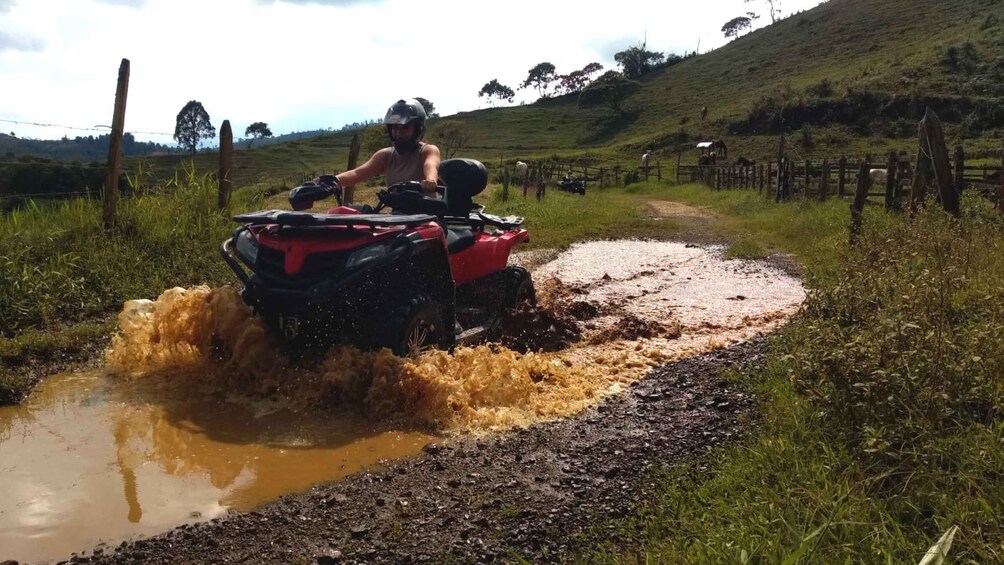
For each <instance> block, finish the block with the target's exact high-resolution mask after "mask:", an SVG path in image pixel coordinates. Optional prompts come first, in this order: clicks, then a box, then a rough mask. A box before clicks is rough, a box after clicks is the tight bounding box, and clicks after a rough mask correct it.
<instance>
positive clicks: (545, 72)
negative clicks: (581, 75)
mask: <svg viewBox="0 0 1004 565" xmlns="http://www.w3.org/2000/svg"><path fill="white" fill-rule="evenodd" d="M554 71H555V69H554V65H552V64H551V63H547V62H544V63H538V64H537V66H535V67H534V68H532V69H530V71H529V72H528V73H527V75H526V80H524V81H523V83H522V84H520V85H519V88H520V89H524V88H528V87H531V86H532V87H534V88H536V89H537V92H538V93H539V94H540V97H541V98H547V87H548V86H550V85H551V83H552V82H554V81H555V80H556V79H557V78H558V75H557V74H555V72H554Z"/></svg>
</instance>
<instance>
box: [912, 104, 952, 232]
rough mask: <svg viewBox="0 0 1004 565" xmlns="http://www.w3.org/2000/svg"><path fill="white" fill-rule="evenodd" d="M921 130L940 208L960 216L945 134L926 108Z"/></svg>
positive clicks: (935, 117)
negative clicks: (936, 188)
mask: <svg viewBox="0 0 1004 565" xmlns="http://www.w3.org/2000/svg"><path fill="white" fill-rule="evenodd" d="M920 124H921V129H922V130H923V134H922V139H921V143H922V144H926V148H927V150H928V154H929V155H930V156H931V165H932V168H933V170H934V180H935V181H936V182H937V184H938V195H939V197H940V198H941V206H942V208H944V209H945V211H946V212H948V213H949V214H951V215H953V216H955V217H956V218H957V217H959V215H960V213H961V212H960V210H959V193H958V192H956V191H955V186H953V183H952V171H951V170H950V169H951V163H949V160H948V146H947V145H945V132H944V130H943V129H942V128H941V120H939V119H938V116H937V115H936V114H935V113H934V111H933V110H931V109H930V108H928V109H927V110H926V112H925V113H924V117H923V119H921V120H920Z"/></svg>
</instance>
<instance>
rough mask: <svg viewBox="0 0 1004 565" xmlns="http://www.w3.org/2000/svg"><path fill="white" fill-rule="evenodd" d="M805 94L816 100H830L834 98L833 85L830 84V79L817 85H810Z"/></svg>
mask: <svg viewBox="0 0 1004 565" xmlns="http://www.w3.org/2000/svg"><path fill="white" fill-rule="evenodd" d="M805 92H806V93H808V94H809V95H810V96H815V97H816V98H829V97H830V96H833V92H834V90H833V84H831V83H830V79H826V78H824V79H823V80H821V81H819V82H817V83H816V84H812V85H809V87H808V88H806V89H805Z"/></svg>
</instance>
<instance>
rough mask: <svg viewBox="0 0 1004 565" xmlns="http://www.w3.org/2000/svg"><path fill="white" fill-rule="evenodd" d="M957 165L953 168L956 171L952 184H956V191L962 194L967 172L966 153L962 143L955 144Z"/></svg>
mask: <svg viewBox="0 0 1004 565" xmlns="http://www.w3.org/2000/svg"><path fill="white" fill-rule="evenodd" d="M954 161H955V167H954V168H953V169H952V172H954V173H955V174H954V176H953V177H954V178H953V179H952V184H953V185H955V193H956V194H958V195H960V196H961V195H962V189H963V187H964V186H965V182H964V179H965V173H966V154H965V152H964V151H963V150H962V146H961V145H956V146H955V156H954Z"/></svg>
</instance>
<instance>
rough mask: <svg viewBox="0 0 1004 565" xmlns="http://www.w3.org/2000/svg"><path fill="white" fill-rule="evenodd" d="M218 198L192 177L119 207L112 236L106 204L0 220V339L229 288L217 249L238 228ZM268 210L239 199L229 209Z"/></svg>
mask: <svg viewBox="0 0 1004 565" xmlns="http://www.w3.org/2000/svg"><path fill="white" fill-rule="evenodd" d="M216 198H217V197H216V182H215V181H213V180H212V179H211V177H209V176H208V175H204V176H198V175H196V174H195V173H194V171H192V170H187V171H185V172H183V173H182V174H180V175H179V176H177V177H176V178H175V179H174V180H172V181H171V182H169V183H167V185H166V186H164V187H162V190H160V191H157V192H155V193H152V194H146V195H140V196H135V197H131V198H125V199H122V200H120V201H119V206H118V216H117V225H116V227H115V228H114V229H112V230H108V231H106V230H105V229H104V228H103V222H102V203H101V202H100V201H95V200H88V199H75V200H66V201H61V202H58V203H55V204H48V205H42V204H37V203H34V202H30V203H29V204H28V205H27V206H26V207H24V208H22V209H19V210H15V211H13V212H11V213H10V214H9V215H7V216H4V217H2V218H0V313H2V314H0V336H4V337H11V336H15V335H17V334H19V333H21V332H24V331H26V330H31V329H53V328H56V327H58V326H60V325H61V324H64V323H67V322H71V323H72V322H78V321H81V320H85V319H89V318H93V317H96V316H102V315H106V314H109V313H111V312H114V311H116V310H117V309H118V308H119V307H121V305H122V302H123V301H125V300H128V299H131V298H138V297H156V296H157V295H159V294H160V292H161V291H163V290H164V289H165V288H169V287H172V286H188V285H192V284H198V283H220V282H223V281H227V280H230V279H229V271H228V269H226V266H225V265H224V264H223V262H222V261H221V260H220V259H219V256H218V254H217V247H218V245H219V243H220V241H222V240H223V238H225V237H226V236H227V235H228V234H229V233H230V232H231V231H232V229H233V227H234V224H233V222H232V221H231V220H230V216H231V215H232V213H231V212H230V211H224V212H220V211H218V210H217V209H216ZM260 201H261V198H260V196H258V195H255V194H247V193H241V192H237V193H235V194H234V199H233V202H232V203H231V208H232V209H233V210H235V211H244V210H246V209H248V208H252V207H255V206H256V204H257V203H260Z"/></svg>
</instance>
